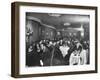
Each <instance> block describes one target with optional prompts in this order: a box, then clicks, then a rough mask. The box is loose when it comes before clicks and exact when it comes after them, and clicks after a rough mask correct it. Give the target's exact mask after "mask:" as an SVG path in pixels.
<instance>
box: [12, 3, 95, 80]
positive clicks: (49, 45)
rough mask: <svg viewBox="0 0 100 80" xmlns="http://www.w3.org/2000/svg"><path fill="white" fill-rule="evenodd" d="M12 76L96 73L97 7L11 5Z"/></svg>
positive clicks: (38, 4)
mask: <svg viewBox="0 0 100 80" xmlns="http://www.w3.org/2000/svg"><path fill="white" fill-rule="evenodd" d="M11 8H12V28H11V29H12V30H11V31H12V32H11V35H12V39H11V40H12V41H11V42H12V56H11V58H12V59H11V62H12V64H11V76H12V77H16V78H19V77H39V76H55V75H69V74H70V75H71V74H84V73H97V7H96V6H81V5H80V6H79V5H62V4H43V3H28V2H14V3H12V6H11Z"/></svg>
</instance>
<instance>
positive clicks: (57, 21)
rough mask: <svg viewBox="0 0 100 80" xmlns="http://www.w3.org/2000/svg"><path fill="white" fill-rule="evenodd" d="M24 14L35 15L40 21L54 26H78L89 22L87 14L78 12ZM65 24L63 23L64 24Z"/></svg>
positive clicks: (27, 14)
mask: <svg viewBox="0 0 100 80" xmlns="http://www.w3.org/2000/svg"><path fill="white" fill-rule="evenodd" d="M26 16H31V17H35V18H37V19H39V20H41V22H42V23H45V24H47V25H51V26H53V27H55V28H57V29H58V28H69V27H70V28H79V27H80V26H81V24H89V18H90V17H89V15H79V14H58V16H56V15H55V16H54V15H53V16H52V15H49V14H48V13H26ZM66 23H67V25H64V24H66Z"/></svg>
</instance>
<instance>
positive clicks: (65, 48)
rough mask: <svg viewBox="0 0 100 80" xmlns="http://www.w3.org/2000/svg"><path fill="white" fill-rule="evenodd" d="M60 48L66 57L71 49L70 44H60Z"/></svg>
mask: <svg viewBox="0 0 100 80" xmlns="http://www.w3.org/2000/svg"><path fill="white" fill-rule="evenodd" d="M59 49H60V51H61V53H62V55H63V57H65V56H66V55H67V54H68V50H69V47H68V46H60V47H59Z"/></svg>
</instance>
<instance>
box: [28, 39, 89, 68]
mask: <svg viewBox="0 0 100 80" xmlns="http://www.w3.org/2000/svg"><path fill="white" fill-rule="evenodd" d="M89 55H90V54H89V40H79V39H74V38H69V39H67V38H61V39H59V40H49V39H43V40H40V41H37V42H34V43H32V44H30V45H27V46H26V65H27V66H56V65H86V64H89Z"/></svg>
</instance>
